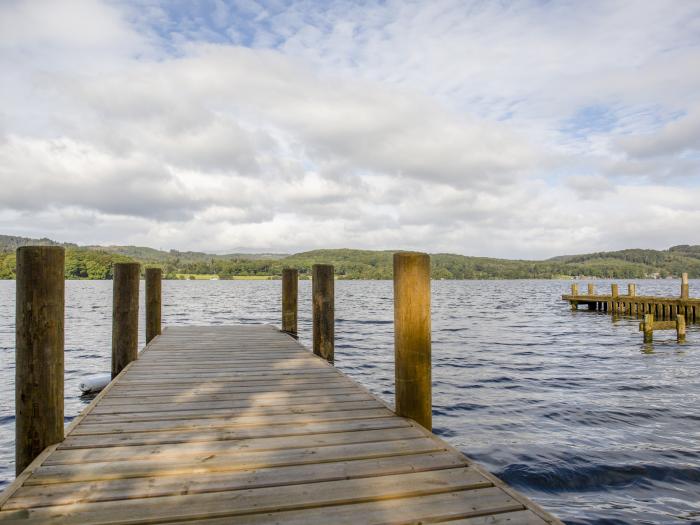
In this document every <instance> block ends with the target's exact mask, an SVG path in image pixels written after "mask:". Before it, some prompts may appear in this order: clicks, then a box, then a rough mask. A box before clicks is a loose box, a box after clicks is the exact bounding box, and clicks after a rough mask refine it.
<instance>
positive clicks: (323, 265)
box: [311, 264, 333, 268]
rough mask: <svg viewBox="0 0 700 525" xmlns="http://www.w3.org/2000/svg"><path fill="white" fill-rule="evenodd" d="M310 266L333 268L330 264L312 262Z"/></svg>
mask: <svg viewBox="0 0 700 525" xmlns="http://www.w3.org/2000/svg"><path fill="white" fill-rule="evenodd" d="M311 268H333V265H332V264H314V265H313V266H312V267H311Z"/></svg>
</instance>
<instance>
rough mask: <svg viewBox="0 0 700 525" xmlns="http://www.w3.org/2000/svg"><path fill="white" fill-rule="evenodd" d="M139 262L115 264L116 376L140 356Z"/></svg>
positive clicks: (114, 339) (113, 361) (113, 318)
mask: <svg viewBox="0 0 700 525" xmlns="http://www.w3.org/2000/svg"><path fill="white" fill-rule="evenodd" d="M140 272H141V266H140V265H139V263H115V264H114V283H113V301H112V379H114V378H115V377H116V376H117V375H118V374H119V372H121V371H122V370H123V369H124V367H125V366H126V365H128V364H129V363H131V362H132V361H134V360H135V359H136V358H137V357H138V344H139V277H140Z"/></svg>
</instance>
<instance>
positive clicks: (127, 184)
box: [0, 0, 700, 257]
mask: <svg viewBox="0 0 700 525" xmlns="http://www.w3.org/2000/svg"><path fill="white" fill-rule="evenodd" d="M169 7H170V6H169V5H168V4H159V3H157V2H151V3H146V4H143V5H141V6H140V7H130V6H129V4H114V3H109V4H105V3H100V2H65V3H59V2H50V3H49V2H46V3H44V2H36V3H34V2H7V3H5V4H2V5H1V6H0V35H2V36H0V67H2V68H3V83H2V86H0V100H2V102H0V184H1V185H2V188H1V189H2V191H0V206H2V210H0V211H2V213H0V229H2V230H5V231H8V229H11V230H12V233H27V234H30V233H31V234H34V233H35V232H39V231H41V232H42V233H41V235H49V236H52V235H54V236H56V237H59V236H62V235H67V237H63V238H62V240H75V241H78V242H110V243H144V244H148V245H154V246H158V247H168V248H169V247H172V248H179V249H203V250H217V251H219V250H235V249H240V248H248V249H256V250H265V251H283V250H301V249H307V248H315V247H328V246H334V247H340V246H352V247H366V248H392V247H396V248H412V249H421V250H430V251H449V252H458V253H469V254H484V255H500V256H518V257H539V256H550V255H555V254H558V253H573V252H577V251H587V250H594V249H595V250H597V249H612V248H621V247H624V246H626V245H628V244H630V243H631V244H635V245H645V246H656V247H665V246H667V245H670V244H673V243H675V242H679V243H680V242H682V243H693V242H698V241H697V240H696V239H694V237H693V235H694V231H693V229H692V228H690V226H686V225H691V224H692V222H693V221H694V220H696V218H697V217H696V216H695V215H696V213H695V211H694V209H693V208H692V207H690V206H688V205H687V203H688V200H687V199H688V198H689V197H690V196H693V197H697V196H698V195H696V194H697V188H696V183H697V179H698V176H699V175H700V161H699V160H698V158H697V144H698V139H700V127H699V126H698V123H699V122H700V120H698V114H699V113H698V110H697V103H696V95H695V94H696V93H697V92H698V89H699V88H700V63H699V62H700V59H699V58H698V57H699V56H700V53H698V45H700V39H698V38H697V31H696V29H695V27H696V26H694V25H693V24H696V22H693V21H694V20H695V21H697V20H698V10H697V8H695V7H694V6H693V4H692V3H687V4H681V3H677V2H676V3H673V4H672V5H671V4H668V3H666V2H655V3H642V4H640V3H636V2H634V3H632V2H626V1H621V0H620V1H617V2H591V3H587V4H586V5H585V8H584V6H583V5H579V4H566V3H561V4H551V3H539V2H533V3H521V4H518V5H515V6H509V7H507V6H506V7H504V6H503V5H500V4H495V3H474V4H472V3H464V2H456V1H450V0H446V1H443V2H430V3H422V4H405V3H403V2H388V3H386V4H381V5H380V4H377V5H373V6H362V7H359V6H355V5H354V4H349V3H344V2H334V3H330V4H326V5H325V6H323V8H311V7H309V6H307V5H305V4H303V3H299V4H294V5H293V6H291V7H288V8H285V9H282V8H280V7H275V6H274V5H272V4H271V5H267V6H265V7H264V8H263V7H262V6H261V5H259V4H257V3H255V2H250V3H249V4H247V6H246V7H245V9H243V8H242V7H241V5H238V6H235V5H232V4H227V3H224V2H215V5H214V7H215V9H214V10H213V11H212V12H211V13H209V14H208V15H207V16H206V17H204V15H202V14H201V13H192V14H191V15H190V14H188V13H186V12H185V13H182V12H180V13H178V14H177V17H173V16H171V13H169V11H168V9H169ZM236 9H238V11H236ZM176 18H177V23H175V22H174V20H175V19H176ZM243 18H245V19H246V20H247V22H246V23H247V24H248V25H247V26H245V27H243V26H242V25H235V23H236V22H237V21H239V20H242V19H243ZM241 23H242V22H241ZM229 35H233V37H234V39H235V42H250V43H251V45H252V48H246V47H241V46H239V45H236V44H235V43H228V44H225V43H221V40H222V39H225V38H228V37H229ZM203 40H216V41H217V42H219V43H217V44H212V43H207V42H205V41H203ZM278 44H279V45H278ZM272 45H274V46H278V47H277V48H276V49H267V48H266V47H268V46H272ZM610 206H613V207H614V212H612V214H613V215H614V216H615V218H616V220H618V221H620V222H619V223H620V224H623V225H624V226H623V227H620V228H615V229H612V228H611V227H610V224H612V223H611V222H610V216H611V212H610V208H609V207H610ZM640 206H643V207H644V208H643V209H641V210H640ZM606 210H607V211H606ZM640 212H641V213H642V214H643V215H644V216H645V217H650V220H653V221H654V225H653V226H651V227H649V228H647V229H646V230H645V231H646V234H645V235H643V234H642V233H643V232H642V229H640V228H639V227H638V226H637V225H638V220H637V218H638V217H639V216H640ZM18 216H21V217H22V222H23V224H24V225H23V226H22V227H21V228H20V229H19V230H18V227H17V221H16V218H17V217H18ZM64 221H69V222H72V223H74V224H75V227H74V228H66V227H64ZM669 231H673V234H669V233H668V232H669ZM664 232H666V233H665V234H664ZM684 235H685V237H683V236H684ZM637 243H641V244H637Z"/></svg>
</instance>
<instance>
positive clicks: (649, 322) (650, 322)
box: [644, 314, 654, 343]
mask: <svg viewBox="0 0 700 525" xmlns="http://www.w3.org/2000/svg"><path fill="white" fill-rule="evenodd" d="M653 340H654V314H644V342H645V343H651V342H652V341H653Z"/></svg>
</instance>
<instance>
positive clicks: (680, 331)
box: [676, 315, 685, 343]
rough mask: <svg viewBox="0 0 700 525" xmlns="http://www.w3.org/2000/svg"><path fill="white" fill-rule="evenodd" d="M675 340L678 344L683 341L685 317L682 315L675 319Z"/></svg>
mask: <svg viewBox="0 0 700 525" xmlns="http://www.w3.org/2000/svg"><path fill="white" fill-rule="evenodd" d="M676 340H677V341H678V342H679V343H682V342H683V341H685V317H684V316H682V315H679V316H678V317H676Z"/></svg>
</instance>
